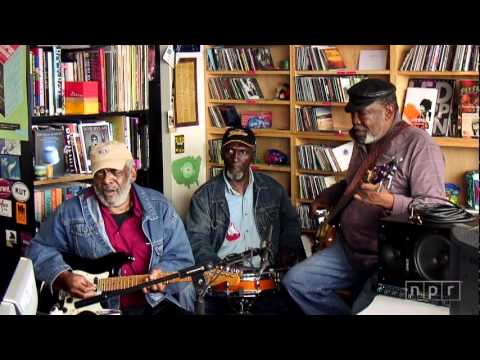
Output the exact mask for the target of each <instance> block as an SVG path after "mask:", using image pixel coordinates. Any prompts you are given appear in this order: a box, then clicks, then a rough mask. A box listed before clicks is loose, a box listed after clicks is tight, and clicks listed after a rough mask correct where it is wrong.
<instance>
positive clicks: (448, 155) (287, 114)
mask: <svg viewBox="0 0 480 360" xmlns="http://www.w3.org/2000/svg"><path fill="white" fill-rule="evenodd" d="M264 46H265V47H271V48H272V56H273V57H274V60H275V61H276V62H278V61H279V60H281V59H283V58H285V57H288V58H289V60H290V70H289V71H285V70H273V71H256V72H241V71H240V72H239V71H208V67H207V66H206V67H205V69H206V70H205V76H206V81H205V83H206V86H205V94H206V107H207V109H206V116H207V130H206V131H207V139H213V138H221V136H222V135H223V134H224V132H225V128H215V127H213V126H212V125H211V121H210V116H209V114H208V106H212V105H216V104H229V105H234V106H235V107H236V108H237V110H240V111H242V110H245V111H254V110H257V109H258V110H259V111H267V110H268V111H270V110H271V111H272V112H273V116H272V118H273V127H276V128H275V129H273V128H272V129H258V130H254V132H255V134H256V136H257V138H258V139H257V142H260V143H261V146H260V148H261V149H262V150H263V149H266V148H267V147H268V145H270V146H271V147H272V148H273V147H274V145H278V144H279V142H280V144H281V146H282V147H283V148H282V149H283V150H287V154H288V155H289V157H290V166H288V167H280V169H277V168H275V167H272V166H267V165H260V164H256V165H255V166H257V169H258V170H259V171H267V173H268V174H272V173H273V174H275V173H276V174H287V175H289V176H290V182H289V185H290V187H289V189H288V190H289V193H290V194H291V200H292V203H293V204H295V205H298V204H309V203H311V201H309V200H305V199H299V197H298V176H299V175H303V174H311V175H323V176H336V177H337V178H339V177H341V176H344V174H334V173H328V172H321V171H316V170H302V169H300V168H299V166H298V159H297V146H298V145H302V144H315V143H319V144H320V143H338V144H339V145H340V144H342V143H345V142H348V141H351V140H352V139H351V137H350V136H349V134H348V131H349V130H350V128H351V117H350V114H348V113H345V105H346V103H338V102H303V101H297V99H296V91H295V79H296V78H297V77H299V76H309V77H315V76H319V77H330V76H356V75H362V76H366V77H377V78H382V79H385V80H389V81H391V82H392V83H393V84H395V86H396V87H397V101H398V104H399V111H400V112H402V110H403V102H404V96H405V92H406V88H407V86H408V81H409V79H411V78H426V79H428V78H433V79H477V80H478V77H479V73H478V72H476V71H466V72H458V71H441V72H439V71H400V70H399V69H400V67H401V65H402V62H403V60H404V58H405V56H406V54H407V53H408V51H409V49H410V48H411V47H412V45H337V48H338V49H339V51H340V53H341V54H342V57H343V59H344V62H345V65H346V67H345V69H337V70H328V71H300V70H297V59H296V49H297V48H299V47H301V46H305V45H289V46H286V45H272V46H270V45H264ZM244 47H249V46H248V45H245V46H244ZM367 49H368V50H380V49H382V50H387V54H388V55H387V66H386V69H381V70H359V69H358V60H359V57H360V52H361V51H362V50H367ZM207 62H208V59H207V58H205V64H207ZM218 76H251V77H256V78H257V79H258V81H259V83H260V85H263V86H266V87H269V92H270V93H272V90H273V88H274V86H275V85H276V83H278V82H279V81H280V80H281V79H284V80H285V81H287V80H288V82H289V83H290V99H289V100H275V99H270V98H268V99H261V100H215V99H210V97H209V90H208V79H209V78H210V77H218ZM262 81H263V82H262ZM262 90H263V88H262ZM267 92H268V91H267ZM279 105H281V106H279ZM319 106H328V107H330V108H331V111H332V119H333V123H334V128H335V129H334V130H331V131H315V132H301V131H297V125H296V109H297V108H302V107H319ZM280 109H281V110H280ZM282 141H283V142H282ZM285 141H289V146H288V147H287V146H286V145H285ZM434 141H435V142H436V143H437V144H438V145H440V146H441V148H442V150H443V152H444V155H445V160H446V182H453V183H456V184H457V185H460V187H461V188H462V189H464V187H465V185H464V179H463V176H464V173H465V172H466V171H469V170H472V169H478V165H479V160H478V159H479V140H478V139H474V138H452V137H434ZM206 156H207V157H206V158H207V159H208V152H207V153H206ZM212 166H216V167H222V166H223V165H222V164H216V165H213V164H211V163H209V164H208V166H207V167H208V168H210V167H212ZM462 197H464V194H462ZM303 232H304V233H310V234H314V233H315V231H310V232H308V231H303Z"/></svg>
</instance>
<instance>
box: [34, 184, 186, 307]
mask: <svg viewBox="0 0 480 360" xmlns="http://www.w3.org/2000/svg"><path fill="white" fill-rule="evenodd" d="M133 188H134V191H136V193H137V195H138V198H139V200H140V202H141V204H142V207H143V219H142V229H143V232H144V233H145V236H146V238H147V239H148V241H149V243H150V244H151V246H152V252H151V254H152V255H151V257H150V265H149V269H150V270H152V269H155V268H160V269H162V271H177V270H180V269H183V268H185V267H188V266H191V265H193V264H194V260H193V254H192V250H191V247H190V243H189V241H188V238H187V234H186V232H185V228H184V226H183V223H182V221H181V219H180V218H179V216H178V214H177V213H176V211H175V209H174V208H173V206H172V205H171V204H170V203H169V202H168V201H167V199H166V198H165V197H164V196H163V195H162V194H161V193H159V192H158V191H155V190H152V189H148V188H144V187H141V186H139V185H136V184H133ZM114 251H115V250H114V248H113V247H112V244H111V243H110V240H109V238H108V236H107V233H106V231H105V225H104V222H103V217H102V214H101V212H100V207H99V204H98V202H97V199H96V197H95V196H89V197H85V192H82V193H81V194H79V196H77V197H75V198H73V199H70V200H68V201H66V202H64V203H63V204H62V205H61V206H60V207H59V208H58V209H57V211H56V212H55V214H54V215H53V216H50V217H49V218H48V219H47V220H46V221H45V222H44V223H43V224H42V226H41V227H40V230H39V231H38V233H37V234H36V235H35V237H34V238H33V240H32V243H31V246H30V247H29V249H28V251H27V254H26V255H27V256H28V257H29V258H30V259H32V261H33V265H34V270H35V276H36V278H37V279H38V280H40V281H45V282H46V283H47V284H48V285H49V286H50V289H52V284H53V282H54V281H55V279H56V278H57V276H58V275H59V274H60V273H61V272H63V271H65V270H70V269H71V267H70V266H69V265H68V264H66V263H65V262H64V260H63V258H62V255H61V253H68V254H74V255H76V256H80V257H83V258H89V259H96V258H99V257H102V256H105V255H107V254H109V253H112V252H114ZM187 286H188V285H187V283H177V284H172V285H169V286H167V291H166V293H165V294H162V293H150V294H148V295H146V300H147V302H148V303H149V304H150V305H151V306H152V307H153V306H155V305H157V304H158V303H160V301H162V300H163V299H164V298H167V299H168V300H170V301H172V302H173V303H175V304H177V305H179V306H181V307H183V308H185V309H187V310H190V311H192V310H193V307H194V305H193V300H194V299H192V298H191V297H190V296H189V295H186V296H185V295H184V294H185V293H188V294H191V292H190V291H187V292H185V288H186V287H187ZM106 305H107V306H108V308H118V307H119V297H114V298H111V299H109V300H108V303H107V304H106Z"/></svg>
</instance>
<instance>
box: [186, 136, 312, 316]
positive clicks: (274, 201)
mask: <svg viewBox="0 0 480 360" xmlns="http://www.w3.org/2000/svg"><path fill="white" fill-rule="evenodd" d="M255 147H256V138H255V135H254V133H253V132H252V131H251V130H250V129H248V128H242V127H236V128H229V129H228V130H227V131H226V132H225V134H224V136H223V140H222V159H223V160H224V162H225V167H224V171H223V173H221V174H220V175H218V176H216V177H214V178H212V179H210V180H209V181H208V182H207V183H205V184H204V185H203V186H202V187H200V188H199V189H198V190H197V191H196V192H195V194H194V195H193V197H192V201H191V205H190V211H189V213H188V215H187V219H186V222H185V226H186V228H187V233H188V237H189V240H190V243H191V245H192V250H193V255H194V257H195V261H196V263H207V262H214V263H215V262H217V261H219V260H220V259H223V258H225V257H226V256H228V255H231V254H237V253H242V252H244V251H246V250H248V249H252V248H261V249H264V250H262V251H265V253H264V254H263V256H256V257H254V258H252V259H248V260H247V261H246V262H245V263H244V266H245V267H247V268H249V269H262V268H263V269H264V270H265V266H266V263H267V262H268V265H270V266H289V265H290V266H291V265H292V264H293V263H295V261H296V260H297V259H299V258H301V257H302V253H303V246H302V242H301V240H300V224H299V220H298V216H297V213H296V211H295V209H294V208H293V206H292V204H291V202H290V199H289V197H288V194H287V192H286V191H285V189H284V188H283V187H282V186H281V185H280V184H279V183H278V182H277V181H276V180H274V179H273V178H271V177H270V176H268V175H265V174H262V173H259V172H253V171H252V169H251V167H250V165H251V164H252V163H253V162H254V159H255ZM260 271H261V270H260ZM290 301H291V300H290ZM213 302H214V300H213V299H210V304H212V303H213ZM260 303H261V302H256V303H255V306H256V307H257V309H258V312H263V311H264V310H265V309H263V310H260V307H261V305H259V304H260ZM293 305H294V306H295V304H293ZM267 307H268V306H267ZM217 310H218V307H217ZM217 310H213V311H215V312H217ZM224 310H225V311H223V310H222V311H221V312H229V309H224ZM266 310H267V311H269V310H270V311H271V312H276V310H275V309H274V305H273V303H272V304H271V308H270V309H269V310H268V309H266ZM230 311H234V309H230ZM252 311H253V312H255V309H253V310H252ZM279 311H280V310H279ZM207 312H212V307H211V306H210V307H209V303H208V302H207Z"/></svg>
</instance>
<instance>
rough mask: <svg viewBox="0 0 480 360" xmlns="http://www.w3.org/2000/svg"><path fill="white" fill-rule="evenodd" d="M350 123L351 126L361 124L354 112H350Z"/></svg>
mask: <svg viewBox="0 0 480 360" xmlns="http://www.w3.org/2000/svg"><path fill="white" fill-rule="evenodd" d="M352 124H353V126H355V125H362V122H361V121H360V117H359V116H358V114H357V113H355V112H353V113H352Z"/></svg>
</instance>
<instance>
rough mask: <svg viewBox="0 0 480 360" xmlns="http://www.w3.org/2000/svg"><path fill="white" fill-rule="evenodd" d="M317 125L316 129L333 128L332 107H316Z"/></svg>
mask: <svg viewBox="0 0 480 360" xmlns="http://www.w3.org/2000/svg"><path fill="white" fill-rule="evenodd" d="M314 111H315V125H314V127H316V130H333V118H332V109H331V108H330V107H316V108H314Z"/></svg>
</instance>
